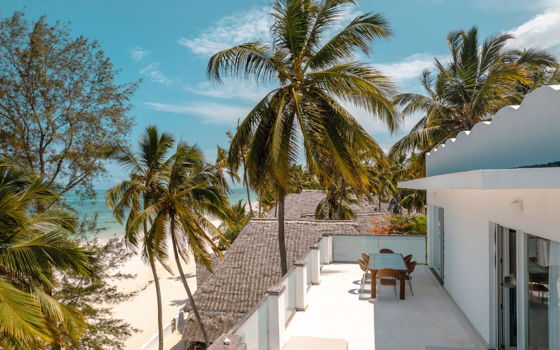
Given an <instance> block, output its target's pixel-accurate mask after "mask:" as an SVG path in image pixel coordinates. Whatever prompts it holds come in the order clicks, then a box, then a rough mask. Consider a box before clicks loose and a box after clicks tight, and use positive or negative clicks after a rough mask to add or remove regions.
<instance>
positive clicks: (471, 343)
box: [210, 236, 487, 350]
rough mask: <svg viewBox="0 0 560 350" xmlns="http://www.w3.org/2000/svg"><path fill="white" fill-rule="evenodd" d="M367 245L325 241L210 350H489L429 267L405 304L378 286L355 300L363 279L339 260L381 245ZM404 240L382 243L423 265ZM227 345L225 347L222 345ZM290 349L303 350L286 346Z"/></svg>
mask: <svg viewBox="0 0 560 350" xmlns="http://www.w3.org/2000/svg"><path fill="white" fill-rule="evenodd" d="M368 238H370V241H369V242H368V244H367V245H363V242H361V241H360V240H363V239H365V237H363V236H357V237H354V239H353V240H355V241H356V242H353V244H352V240H351V239H350V238H349V237H344V239H343V240H341V239H340V237H336V236H335V237H332V236H325V237H322V238H321V240H320V241H319V243H318V244H317V245H316V246H314V247H312V249H311V250H310V251H309V253H308V254H307V256H306V257H305V258H304V259H301V260H299V261H297V262H296V264H295V266H294V268H293V269H292V270H291V271H290V272H289V273H288V275H287V276H286V278H285V279H284V280H283V281H282V282H281V283H280V284H278V285H277V286H276V287H274V288H270V289H269V290H268V293H267V296H266V297H265V298H264V300H263V301H262V302H261V303H259V304H258V305H257V307H255V308H254V310H253V311H252V312H249V313H248V314H247V315H246V316H245V317H244V319H242V320H241V321H240V322H239V323H238V324H237V325H236V326H235V327H233V328H232V329H231V330H230V332H228V333H227V334H225V335H223V336H222V337H220V338H219V339H218V340H217V341H216V342H215V343H214V344H213V345H212V346H211V347H210V349H212V350H214V349H220V350H222V349H223V350H226V349H230V350H231V349H235V350H237V349H247V350H264V349H269V350H280V349H286V348H287V347H288V346H286V343H287V342H289V340H290V339H293V337H296V336H304V337H317V338H330V339H333V338H334V339H343V340H345V341H347V342H348V349H350V350H362V349H375V350H394V349H407V350H416V349H417V350H425V349H426V350H436V349H438V350H440V349H441V350H443V349H486V348H487V347H486V344H485V342H484V341H483V339H482V338H481V337H480V336H479V335H478V333H477V332H476V330H474V328H473V327H472V325H471V324H470V323H469V321H468V320H467V319H466V317H465V316H464V315H463V313H462V312H461V311H460V310H459V308H458V307H457V306H456V305H455V303H454V302H453V300H452V299H451V297H450V296H449V294H448V293H447V292H446V291H445V289H444V288H443V287H442V286H441V285H440V284H439V283H438V281H437V280H436V278H435V277H434V276H433V275H432V273H431V271H430V270H429V269H428V267H427V266H426V265H420V266H418V267H417V268H416V270H415V271H414V274H413V287H414V295H411V294H410V290H409V289H408V286H407V291H406V300H399V299H398V298H396V297H395V294H394V291H393V287H390V286H381V287H380V288H379V289H378V295H377V298H376V299H371V298H370V294H369V293H370V290H369V285H368V284H366V286H365V288H364V290H363V291H362V293H361V294H358V291H359V288H360V278H361V274H362V272H361V270H360V268H359V266H358V265H357V264H355V263H348V259H344V258H343V257H344V256H351V255H352V254H354V255H357V256H359V251H360V250H364V249H365V250H367V249H368V248H367V247H370V248H371V249H370V250H373V251H375V249H377V248H378V245H376V244H375V243H377V244H379V242H378V241H377V239H376V238H374V237H368ZM409 238H410V239H408V238H407V237H401V238H400V239H398V240H397V239H392V240H391V238H390V237H384V239H385V240H386V241H385V242H383V241H382V243H381V244H393V245H394V246H393V249H395V251H399V250H398V247H399V246H400V248H401V251H402V252H403V253H407V252H409V251H410V250H411V249H412V250H416V254H418V256H419V258H420V259H417V260H421V261H423V260H422V258H425V256H424V257H422V254H419V253H418V252H417V250H418V246H419V244H418V242H416V238H417V237H409ZM409 240H412V242H413V243H412V245H411V243H410V242H408V241H409ZM352 251H353V253H352ZM337 257H338V258H337ZM340 259H342V261H344V260H345V262H342V261H341V260H340ZM226 338H227V341H226V343H229V344H228V345H224V339H226ZM306 348H307V349H313V348H312V347H306ZM293 349H300V347H290V350H293ZM301 349H303V348H301ZM337 349H338V348H337Z"/></svg>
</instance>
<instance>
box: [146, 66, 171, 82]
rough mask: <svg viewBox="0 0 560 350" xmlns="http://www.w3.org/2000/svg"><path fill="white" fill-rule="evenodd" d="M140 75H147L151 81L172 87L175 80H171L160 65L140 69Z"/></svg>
mask: <svg viewBox="0 0 560 350" xmlns="http://www.w3.org/2000/svg"><path fill="white" fill-rule="evenodd" d="M140 74H143V75H145V76H146V77H148V79H150V80H151V81H153V82H155V83H159V84H164V85H172V84H173V83H175V80H173V79H171V78H169V77H168V76H166V75H165V74H163V72H162V71H161V70H160V69H159V63H150V64H148V65H146V66H144V67H143V68H142V69H140Z"/></svg>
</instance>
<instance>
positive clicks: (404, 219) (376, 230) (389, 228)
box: [366, 214, 427, 235]
mask: <svg viewBox="0 0 560 350" xmlns="http://www.w3.org/2000/svg"><path fill="white" fill-rule="evenodd" d="M366 231H367V232H371V233H373V234H375V235H425V234H426V232H427V219H426V216H425V215H409V216H405V215H397V214H387V215H385V216H383V217H382V218H376V219H373V220H371V227H370V228H368V229H366Z"/></svg>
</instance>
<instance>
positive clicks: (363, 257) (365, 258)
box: [360, 253, 369, 262]
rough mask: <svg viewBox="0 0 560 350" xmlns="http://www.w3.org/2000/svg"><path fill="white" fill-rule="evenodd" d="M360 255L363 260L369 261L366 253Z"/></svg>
mask: <svg viewBox="0 0 560 350" xmlns="http://www.w3.org/2000/svg"><path fill="white" fill-rule="evenodd" d="M360 255H361V256H362V260H363V261H366V262H369V255H367V254H366V253H362V254H360Z"/></svg>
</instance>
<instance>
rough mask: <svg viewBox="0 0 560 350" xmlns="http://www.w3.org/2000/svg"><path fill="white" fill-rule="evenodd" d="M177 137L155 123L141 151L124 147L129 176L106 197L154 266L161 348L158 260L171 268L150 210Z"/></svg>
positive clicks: (133, 244) (130, 240)
mask: <svg viewBox="0 0 560 350" xmlns="http://www.w3.org/2000/svg"><path fill="white" fill-rule="evenodd" d="M173 143H174V139H173V137H172V136H171V135H169V134H167V133H161V134H160V133H159V131H158V130H157V128H156V127H155V126H148V127H147V128H146V130H145V132H144V135H143V137H142V139H141V140H140V142H139V148H138V151H137V152H133V151H131V150H128V149H126V148H121V150H120V152H119V153H118V154H117V159H118V161H119V162H120V163H121V164H123V165H124V166H126V167H127V168H129V170H130V173H129V179H128V180H124V181H123V182H121V183H120V184H117V185H115V186H114V187H112V188H111V189H109V190H108V191H107V193H106V195H105V201H106V203H107V206H108V207H109V209H110V210H112V211H113V214H114V216H115V218H116V220H117V221H118V222H119V223H121V224H122V223H123V222H125V220H126V226H125V242H126V244H127V247H128V248H129V249H131V250H132V251H134V252H137V251H138V249H140V252H141V254H142V258H143V259H144V261H146V262H147V263H148V264H149V265H150V268H151V270H152V275H153V277H154V285H155V288H156V301H157V312H158V335H159V349H160V350H163V319H162V317H163V316H162V304H161V288H160V284H159V278H158V274H157V270H156V263H158V262H159V263H161V264H162V265H163V266H164V267H166V268H167V265H166V263H165V262H166V260H167V246H166V240H165V235H164V233H163V232H161V231H159V230H151V229H150V228H151V226H152V224H153V218H154V216H155V213H150V212H146V210H145V209H146V208H148V207H150V206H151V205H152V204H153V203H154V201H155V199H156V198H157V194H158V193H160V192H161V191H162V189H163V187H164V184H165V181H166V179H167V176H168V173H169V167H170V165H169V158H168V156H169V155H168V153H169V151H170V150H171V148H172V147H173Z"/></svg>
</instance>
